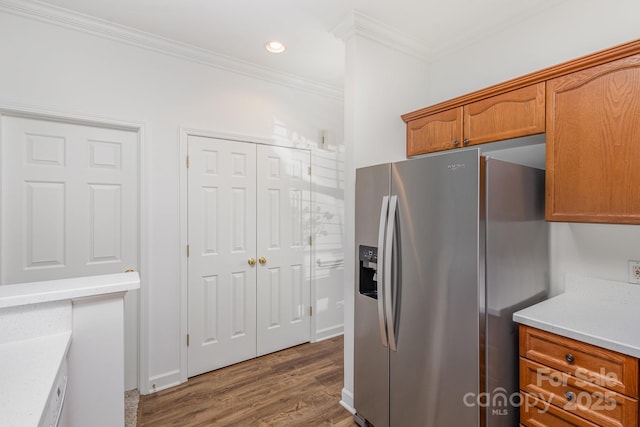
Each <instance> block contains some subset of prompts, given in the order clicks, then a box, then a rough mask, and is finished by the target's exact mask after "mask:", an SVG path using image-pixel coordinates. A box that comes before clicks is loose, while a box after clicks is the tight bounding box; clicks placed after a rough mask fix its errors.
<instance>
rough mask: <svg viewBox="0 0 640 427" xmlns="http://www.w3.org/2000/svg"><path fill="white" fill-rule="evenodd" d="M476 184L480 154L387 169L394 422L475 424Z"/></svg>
mask: <svg viewBox="0 0 640 427" xmlns="http://www.w3.org/2000/svg"><path fill="white" fill-rule="evenodd" d="M478 189H479V152H478V151H477V150H464V151H460V152H455V153H447V154H443V155H437V156H431V157H425V158H423V159H420V160H419V161H416V160H409V161H405V162H400V163H396V164H394V165H393V166H392V179H391V194H392V195H397V196H398V213H397V219H398V225H397V227H398V228H397V235H396V239H397V251H396V252H397V253H395V254H394V256H395V257H396V260H397V270H396V274H397V283H398V287H397V289H395V290H394V294H395V297H396V301H395V304H394V305H395V311H396V313H395V315H396V322H397V325H396V329H397V352H390V418H391V421H390V423H391V425H392V426H393V427H413V426H424V427H442V426H465V427H471V426H478V425H479V413H480V411H479V409H480V408H478V407H477V405H474V404H473V402H474V401H475V398H476V397H477V395H478V393H479V380H480V379H479V368H478V366H479V363H480V337H479V330H480V322H479V317H480V313H479V310H480V309H479V299H480V298H481V295H482V294H481V292H480V291H479V285H480V281H479V278H478V275H479V273H478V269H479V261H478V257H479V243H478V239H479V237H478V235H479V225H478V222H479V204H478V203H479V195H478ZM356 363H357V362H356ZM470 396H471V397H470ZM465 402H466V403H465Z"/></svg>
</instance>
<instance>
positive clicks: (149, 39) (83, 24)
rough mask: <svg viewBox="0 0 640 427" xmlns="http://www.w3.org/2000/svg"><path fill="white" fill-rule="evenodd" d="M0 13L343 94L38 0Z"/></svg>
mask: <svg viewBox="0 0 640 427" xmlns="http://www.w3.org/2000/svg"><path fill="white" fill-rule="evenodd" d="M0 11H4V12H7V13H11V14H14V15H19V16H23V17H26V18H31V19H35V20H38V21H41V22H46V23H49V24H54V25H58V26H61V27H65V28H69V29H72V30H76V31H81V32H84V33H88V34H92V35H95V36H98V37H103V38H106V39H110V40H114V41H117V42H121V43H125V44H128V45H130V46H135V47H139V48H142V49H146V50H150V51H153V52H157V53H161V54H165V55H169V56H173V57H175V58H180V59H183V60H187V61H191V62H196V63H199V64H203V65H207V66H210V67H213V68H217V69H220V70H224V71H229V72H232V73H236V74H242V75H244V76H248V77H253V78H257V79H260V80H263V81H267V82H270V83H275V84H278V85H282V86H286V87H290V88H293V89H297V90H301V91H304V92H308V93H313V94H316V95H321V96H325V97H329V98H334V99H343V98H344V92H343V90H342V88H340V87H335V86H332V85H328V84H325V83H322V82H317V81H312V80H308V79H305V78H303V77H299V76H296V75H294V74H288V73H283V72H280V71H276V70H274V69H271V68H268V67H263V66H260V65H256V64H253V63H250V62H248V61H243V60H240V59H237V58H233V57H230V56H226V55H221V54H218V53H215V52H212V51H210V50H207V49H202V48H199V47H196V46H193V45H189V44H187V43H182V42H178V41H175V40H171V39H168V38H165V37H161V36H158V35H155V34H151V33H147V32H144V31H139V30H135V29H132V28H129V27H126V26H124V25H119V24H116V23H112V22H109V21H105V20H103V19H99V18H95V17H92V16H88V15H85V14H82V13H79V12H74V11H71V10H68V9H64V8H61V7H57V6H53V5H49V4H45V3H42V2H39V1H34V0H0Z"/></svg>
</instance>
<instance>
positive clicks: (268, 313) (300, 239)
mask: <svg viewBox="0 0 640 427" xmlns="http://www.w3.org/2000/svg"><path fill="white" fill-rule="evenodd" d="M309 164H310V153H309V151H306V150H296V149H291V148H283V147H272V146H268V145H260V146H258V167H257V169H258V192H257V193H258V230H257V233H258V234H257V240H258V241H257V251H258V252H257V254H258V257H259V263H258V269H257V270H258V285H257V295H258V317H257V322H258V326H257V328H258V331H257V334H258V348H257V351H258V355H259V356H260V355H263V354H267V353H271V352H273V351H277V350H281V349H283V348H287V347H291V346H294V345H297V344H301V343H304V342H307V341H309V338H310V319H309V316H310V313H309V307H310V264H309V262H310V255H309V235H310V221H311V212H310V176H309V174H308V170H309V169H308V168H309Z"/></svg>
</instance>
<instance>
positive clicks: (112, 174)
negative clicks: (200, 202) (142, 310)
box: [0, 116, 138, 388]
mask: <svg viewBox="0 0 640 427" xmlns="http://www.w3.org/2000/svg"><path fill="white" fill-rule="evenodd" d="M1 217H2V225H1V228H2V234H1V236H2V241H1V256H0V264H1V265H0V271H1V275H0V283H2V284H9V283H23V282H35V281H42V280H54V279H65V278H69V277H79V276H93V275H99V274H109V273H120V272H123V271H125V270H126V269H134V270H137V269H138V136H137V133H136V132H131V131H124V130H115V129H108V128H100V127H93V126H84V125H78V124H69V123H63V122H54V121H48V120H39V119H30V118H20V117H8V116H3V117H2V208H1ZM125 317H126V319H127V323H126V332H125V340H126V342H127V343H128V346H127V349H126V353H127V357H126V365H127V381H126V383H127V388H135V387H136V385H137V330H138V327H137V292H129V293H128V294H127V297H126V298H125Z"/></svg>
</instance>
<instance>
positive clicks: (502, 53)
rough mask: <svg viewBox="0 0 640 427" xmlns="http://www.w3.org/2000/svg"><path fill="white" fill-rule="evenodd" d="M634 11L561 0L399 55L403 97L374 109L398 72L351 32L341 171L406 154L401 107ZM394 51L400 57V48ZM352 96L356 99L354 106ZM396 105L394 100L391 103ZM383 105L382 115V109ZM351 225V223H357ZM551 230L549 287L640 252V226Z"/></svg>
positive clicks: (630, 33) (631, 18) (606, 274)
mask: <svg viewBox="0 0 640 427" xmlns="http://www.w3.org/2000/svg"><path fill="white" fill-rule="evenodd" d="M551 3H553V2H551ZM461 13H464V11H461ZM638 16H640V2H638V1H637V0H620V1H615V2H602V1H600V0H564V1H559V2H555V3H553V5H552V6H549V7H547V8H545V9H541V10H539V11H538V13H537V14H534V15H529V16H526V17H523V18H522V19H521V20H513V21H511V22H509V23H507V24H506V25H505V26H503V27H500V28H493V29H492V30H491V32H487V33H486V34H484V35H481V36H478V37H475V38H474V39H473V40H472V41H470V44H468V45H466V46H463V47H458V48H457V49H455V50H450V51H448V52H444V53H443V54H441V55H439V56H438V57H437V58H434V60H433V63H432V64H431V66H429V67H428V70H427V71H426V72H425V71H424V68H423V67H422V66H421V65H419V64H413V67H414V68H413V74H412V73H411V72H410V71H409V70H407V69H405V67H408V66H410V64H408V63H407V62H406V61H402V60H400V61H399V65H398V66H399V68H400V69H401V70H402V71H401V72H400V73H398V74H399V76H400V78H407V81H406V82H404V83H405V84H406V87H407V88H408V89H409V90H410V92H408V93H406V92H405V93H403V94H402V95H403V96H405V97H406V98H405V99H404V101H405V104H404V105H402V103H401V102H398V101H399V100H398V98H395V97H394V98H392V100H391V101H392V102H391V103H390V105H389V108H388V109H387V110H386V111H384V112H379V111H377V110H376V107H375V106H376V104H378V103H379V102H380V100H381V99H384V101H385V102H386V101H387V99H385V98H384V95H389V92H388V90H389V89H388V87H389V86H391V87H393V86H394V85H400V86H403V85H401V84H399V83H398V82H397V81H396V80H395V79H394V77H395V76H396V75H397V74H394V73H393V72H390V71H392V70H390V69H389V68H390V67H392V64H393V65H395V64H394V63H393V62H391V60H390V59H391V58H392V57H393V55H390V54H389V53H388V52H387V53H384V52H383V51H384V48H378V49H377V51H374V49H373V47H372V46H368V44H367V43H364V44H365V47H363V48H362V49H359V48H360V47H361V43H360V40H358V39H357V37H356V40H355V41H350V44H352V45H353V46H352V47H351V49H349V48H348V49H347V71H348V74H347V80H346V87H345V97H346V99H345V101H346V103H345V104H346V122H345V129H346V131H345V142H346V146H347V150H348V151H347V153H348V155H347V159H348V157H349V150H350V149H351V145H352V144H353V146H354V148H353V150H354V152H353V155H354V156H355V158H356V160H353V161H352V162H349V161H348V160H347V163H346V170H347V177H348V178H349V177H350V172H349V171H351V173H352V171H353V169H354V167H356V166H363V165H365V164H372V163H377V162H380V161H389V160H395V159H398V158H403V157H404V144H405V135H404V130H402V131H400V130H399V129H398V126H397V123H396V122H392V121H391V120H392V119H393V118H394V117H398V115H399V114H402V113H407V112H410V111H413V110H416V109H419V108H422V107H426V106H428V105H431V104H434V103H436V102H440V101H443V100H446V99H450V98H453V97H455V96H459V95H463V94H466V93H469V92H472V91H475V90H478V89H482V88H484V87H487V86H489V85H492V84H496V83H500V82H502V81H505V80H508V79H511V78H515V77H519V76H521V75H523V74H526V73H529V72H534V71H538V70H540V69H542V68H545V67H548V66H552V65H555V64H558V63H560V62H563V61H567V60H571V59H574V58H577V57H579V56H582V55H586V54H589V53H592V52H595V51H598V50H601V49H605V48H608V47H612V46H614V45H617V44H620V43H624V42H627V41H630V40H634V39H638V38H640V26H638V20H637V17H638ZM365 53H367V54H365ZM393 59H395V60H398V59H399V57H398V55H395V57H394V58H393ZM385 61H388V62H385ZM373 63H377V64H380V65H381V66H382V67H381V69H380V70H381V71H387V73H383V72H380V73H375V74H374V75H372V74H368V72H367V71H368V70H370V69H371V65H372V64H373ZM423 77H428V84H425V85H424V87H425V88H427V89H428V92H425V91H422V90H420V89H421V85H422V84H423V82H422V81H421V80H422V78H423ZM363 82H366V85H363ZM381 87H384V89H380V88H381ZM380 91H383V93H382V94H381V93H380ZM352 92H353V93H352ZM381 95H383V96H381ZM416 99H418V101H419V102H418V103H416V102H415V101H416ZM350 100H352V102H353V105H351V106H350V105H349V102H350ZM394 107H399V108H398V109H396V110H394ZM350 109H352V110H355V112H351V111H349V110H350ZM379 113H384V114H385V115H387V116H386V117H384V118H381V117H379ZM367 127H369V128H367ZM376 135H383V136H384V137H383V138H378V137H376ZM390 145H393V147H392V146H390ZM351 179H353V178H351ZM352 187H353V180H351V181H349V179H348V180H347V189H349V188H352ZM353 197H354V196H353V191H349V192H347V191H346V192H345V205H346V215H347V218H346V221H347V223H348V224H349V223H350V222H351V221H353V212H354V211H353V206H352V204H353ZM350 231H351V233H352V232H353V229H350ZM551 237H552V238H551V258H552V259H551V264H552V265H551V284H552V287H553V292H554V293H557V292H561V291H562V289H564V281H563V278H564V274H565V273H576V274H583V275H589V276H594V277H601V278H607V279H612V280H626V263H627V260H628V259H640V246H639V245H638V244H637V242H639V241H640V226H613V225H594V224H565V223H558V224H552V227H551ZM345 242H346V243H347V244H345V251H347V257H346V265H347V266H352V265H353V263H354V262H355V261H354V259H355V258H354V257H355V252H354V249H353V240H352V235H350V236H347V237H345ZM349 251H350V252H349ZM351 254H353V255H351ZM345 276H346V278H345V305H346V306H347V308H346V309H345V318H346V319H347V322H349V321H350V320H351V321H352V319H353V302H352V301H353V297H352V296H350V293H351V292H353V291H352V289H353V280H352V277H353V271H352V269H351V270H349V271H348V272H347V271H346V272H345ZM352 337H353V331H352V330H350V329H349V328H345V390H343V399H345V396H347V397H349V396H350V395H351V393H352V390H353V358H352V357H353V356H352V351H353V349H352V344H350V343H348V342H347V340H348V339H352Z"/></svg>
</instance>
